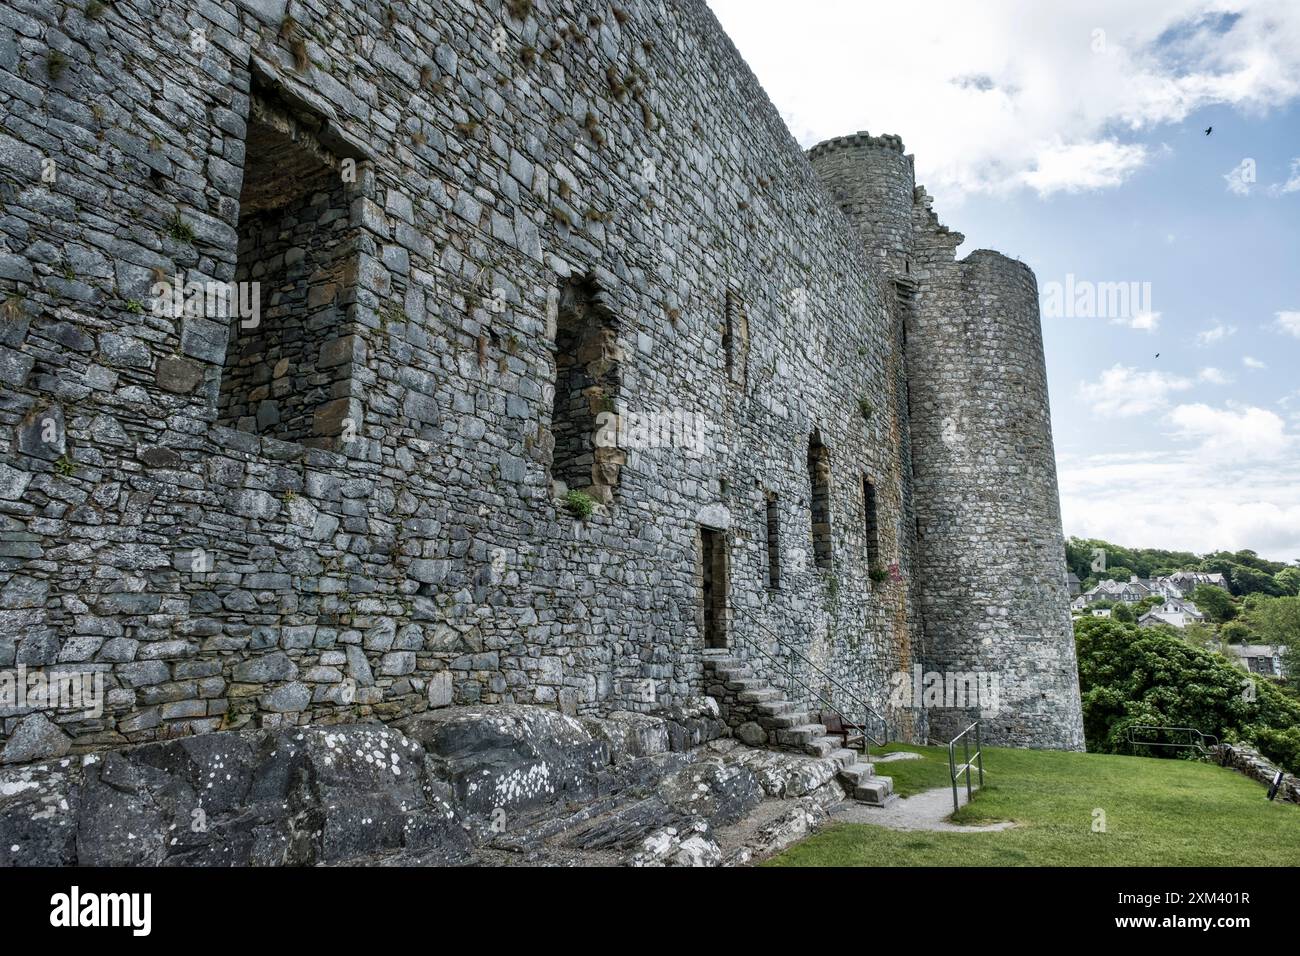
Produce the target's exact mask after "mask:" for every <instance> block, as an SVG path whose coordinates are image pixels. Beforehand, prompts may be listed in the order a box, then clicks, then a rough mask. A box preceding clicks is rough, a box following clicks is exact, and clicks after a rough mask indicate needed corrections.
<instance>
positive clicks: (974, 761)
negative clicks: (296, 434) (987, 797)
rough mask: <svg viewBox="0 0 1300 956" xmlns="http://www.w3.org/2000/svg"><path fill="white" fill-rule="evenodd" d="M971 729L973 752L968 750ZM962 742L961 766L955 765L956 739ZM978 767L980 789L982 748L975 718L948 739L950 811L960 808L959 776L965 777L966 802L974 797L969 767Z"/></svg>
mask: <svg viewBox="0 0 1300 956" xmlns="http://www.w3.org/2000/svg"><path fill="white" fill-rule="evenodd" d="M971 731H974V732H975V753H974V754H973V755H972V754H971V752H970V736H971ZM959 740H960V741H961V743H962V762H961V766H958V765H957V741H959ZM972 766H975V767H978V769H979V773H980V789H981V790H982V789H984V748H983V747H982V746H980V722H979V721H978V720H977V721H975V723H973V724H971V725H970V726H969V727H967V728H966V729H965V730H963V731H962V732H961V733H959V734H958V735H957V736H956V737H954V738H952V740H950V741H948V776H949V777H950V778H952V812H953V813H956V812H957V811H958V810H960V809H961V803H960V801H959V798H958V796H957V780H958V778H960V777H963V776H964V777H965V778H966V802H967V803H969V802H970V801H971V800H972V799H973V798H974V796H975V795H974V793H973V792H972V790H971V779H970V772H971V767H972Z"/></svg>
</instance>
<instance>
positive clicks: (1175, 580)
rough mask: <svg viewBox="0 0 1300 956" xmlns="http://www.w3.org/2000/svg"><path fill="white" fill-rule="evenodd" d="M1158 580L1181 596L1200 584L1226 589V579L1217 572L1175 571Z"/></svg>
mask: <svg viewBox="0 0 1300 956" xmlns="http://www.w3.org/2000/svg"><path fill="white" fill-rule="evenodd" d="M1159 580H1160V581H1161V582H1162V583H1164V584H1166V585H1168V586H1169V587H1171V588H1174V589H1175V590H1177V591H1178V593H1179V595H1180V596H1182V597H1187V596H1188V595H1189V594H1191V593H1192V592H1193V591H1195V590H1196V589H1197V588H1198V587H1200V586H1201V585H1202V584H1208V585H1210V586H1211V587H1216V588H1223V590H1225V591H1226V590H1228V579H1227V578H1225V577H1224V576H1223V575H1222V574H1219V573H1218V572H1215V573H1213V574H1211V573H1208V572H1206V571H1175V572H1174V573H1173V574H1171V575H1169V576H1168V577H1164V578H1160V579H1159Z"/></svg>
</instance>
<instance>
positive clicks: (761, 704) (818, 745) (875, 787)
mask: <svg viewBox="0 0 1300 956" xmlns="http://www.w3.org/2000/svg"><path fill="white" fill-rule="evenodd" d="M704 677H705V686H706V688H707V692H708V694H709V696H710V697H713V698H714V699H716V700H717V701H718V703H719V705H720V706H721V708H722V719H723V720H725V721H726V722H727V724H728V725H729V726H730V727H731V730H732V733H733V734H735V735H736V737H737V738H738V739H739V740H741V741H742V742H743V743H745V744H748V745H749V746H752V747H753V746H757V747H774V748H776V749H778V750H789V751H794V752H795V753H803V754H807V755H808V756H810V757H817V758H819V759H831V760H834V761H835V762H836V763H837V764H838V765H839V768H840V769H839V778H840V782H841V783H842V784H843V785H844V789H845V790H846V791H847V792H848V793H849V795H850V796H851V797H853V799H855V800H857V801H858V802H860V803H864V804H867V805H869V806H876V807H883V806H886V805H888V804H889V803H890V802H892V801H893V800H894V799H895V797H894V786H893V781H892V780H891V779H890V778H889V777H878V776H876V768H875V765H874V764H872V763H871V762H870V761H868V760H866V759H864V757H863V755H862V754H861V753H859V752H858V751H857V750H851V749H848V748H846V747H844V746H843V745H842V743H841V740H840V738H839V737H838V736H833V735H831V734H830V733H829V732H828V731H827V730H826V726H825V725H824V724H822V723H820V722H819V721H818V717H819V716H820V715H818V714H815V713H812V712H810V711H809V710H808V708H807V707H806V706H804V705H798V704H794V703H791V702H790V701H788V700H786V697H785V693H784V691H781V690H778V689H777V688H775V687H773V686H772V685H771V684H769V683H768V682H767V681H766V680H765V679H764V678H761V677H758V676H756V675H755V674H754V671H753V670H752V668H751V667H750V666H749V664H747V663H745V662H744V661H741V660H739V659H738V658H736V657H733V656H732V655H731V654H730V653H728V652H726V651H716V650H713V651H707V652H705V657H704Z"/></svg>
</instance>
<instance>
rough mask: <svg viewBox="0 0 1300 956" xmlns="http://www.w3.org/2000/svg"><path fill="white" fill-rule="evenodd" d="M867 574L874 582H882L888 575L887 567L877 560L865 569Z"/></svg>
mask: <svg viewBox="0 0 1300 956" xmlns="http://www.w3.org/2000/svg"><path fill="white" fill-rule="evenodd" d="M867 576H868V577H870V578H871V580H872V581H874V582H875V583H876V584H883V583H884V581H885V580H886V579H887V578H888V577H889V569H888V568H886V567H885V566H884V565H883V564H881V563H880V562H878V561H877V562H876V563H875V564H873V565H871V567H869V568H868V569H867Z"/></svg>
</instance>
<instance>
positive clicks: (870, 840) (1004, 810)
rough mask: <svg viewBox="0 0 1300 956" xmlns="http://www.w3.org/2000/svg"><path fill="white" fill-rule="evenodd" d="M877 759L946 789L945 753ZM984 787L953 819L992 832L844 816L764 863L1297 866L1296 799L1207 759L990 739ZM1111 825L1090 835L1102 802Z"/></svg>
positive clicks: (893, 772)
mask: <svg viewBox="0 0 1300 956" xmlns="http://www.w3.org/2000/svg"><path fill="white" fill-rule="evenodd" d="M890 749H892V750H911V751H914V752H916V753H919V754H923V755H924V757H923V759H921V760H900V761H897V762H894V763H887V764H881V765H879V766H878V771H879V772H880V773H882V774H884V775H888V776H890V777H892V778H893V779H894V786H895V789H896V790H897V791H898V792H899V793H900V794H903V795H907V794H913V793H918V792H920V791H923V790H929V789H931V788H933V787H943V786H950V784H949V781H948V752H947V750H946V749H940V748H937V747H911V746H906V745H895V746H893V747H891V748H890ZM984 766H985V770H986V774H987V775H986V777H985V783H986V784H987V786H986V788H985V789H984V791H983V792H981V793H978V794H976V796H975V799H974V801H973V802H972V803H970V804H969V805H968V806H966V807H963V808H962V809H961V811H960V812H959V813H957V814H955V815H954V816H953V817H952V820H953V822H954V823H965V824H981V823H994V822H998V821H1004V820H1012V821H1015V823H1016V824H1017V825H1016V827H1015V828H1013V829H1010V830H1004V831H1001V832H991V833H936V832H911V833H904V832H900V831H897V830H888V829H885V828H884V827H878V826H871V825H869V824H850V823H843V824H837V825H834V826H831V827H828V828H827V829H825V830H823V831H821V832H820V833H817V834H816V835H814V836H812V837H810V838H809V839H807V840H804V841H803V842H802V843H799V844H796V845H795V846H793V847H791V848H790V849H789V850H787V851H786V852H785V853H783V854H781V855H780V856H778V857H776V858H774V859H773V860H770V861H769V862H768V863H767V865H768V866H1300V806H1296V805H1295V804H1289V803H1281V802H1275V803H1270V802H1269V801H1268V800H1267V799H1266V793H1267V791H1266V790H1265V788H1264V787H1263V786H1261V785H1260V784H1258V783H1255V782H1254V781H1253V780H1249V779H1247V778H1246V777H1244V776H1242V775H1241V774H1239V773H1236V772H1234V771H1231V770H1225V769H1223V768H1221V767H1218V766H1215V765H1213V764H1208V763H1197V762H1192V761H1187V760H1156V759H1151V758H1145V757H1118V756H1112V755H1109V754H1078V753H1062V752H1058V751H1048V750H1006V749H1001V748H991V747H986V748H985V750H984ZM1096 810H1101V811H1104V813H1105V832H1104V833H1097V832H1093V820H1094V811H1096Z"/></svg>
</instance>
